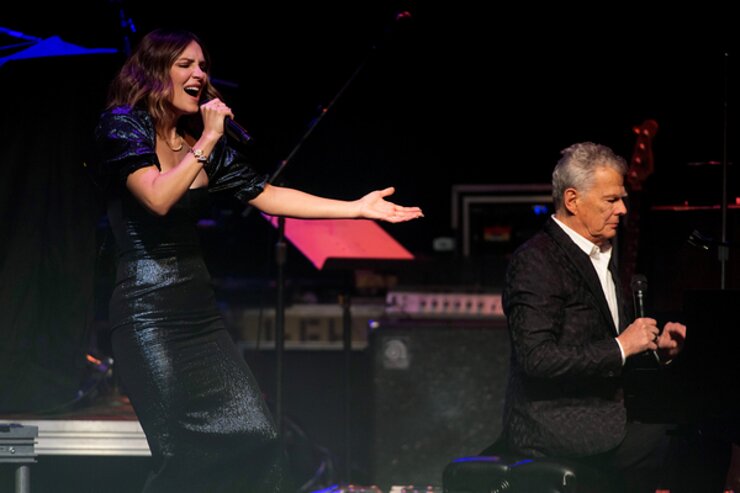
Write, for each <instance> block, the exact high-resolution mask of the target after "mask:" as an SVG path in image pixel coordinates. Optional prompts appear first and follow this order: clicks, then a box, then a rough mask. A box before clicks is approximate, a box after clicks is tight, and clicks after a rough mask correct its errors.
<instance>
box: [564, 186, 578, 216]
mask: <svg viewBox="0 0 740 493" xmlns="http://www.w3.org/2000/svg"><path fill="white" fill-rule="evenodd" d="M577 202H578V190H576V189H575V188H566V189H565V192H564V193H563V206H565V209H566V210H567V211H568V212H569V213H571V214H575V213H576V211H577V210H578V203H577Z"/></svg>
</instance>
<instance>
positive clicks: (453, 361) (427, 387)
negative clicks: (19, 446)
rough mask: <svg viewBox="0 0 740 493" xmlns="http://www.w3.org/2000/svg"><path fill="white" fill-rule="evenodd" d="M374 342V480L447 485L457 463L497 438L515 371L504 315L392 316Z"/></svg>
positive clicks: (383, 485) (385, 485) (384, 486)
mask: <svg viewBox="0 0 740 493" xmlns="http://www.w3.org/2000/svg"><path fill="white" fill-rule="evenodd" d="M369 343H370V346H369V347H370V353H371V360H372V376H371V380H372V384H371V391H372V394H373V395H372V403H373V410H372V418H371V421H372V428H373V429H372V446H371V458H370V464H371V471H372V481H373V483H375V484H377V485H378V486H380V487H381V489H388V488H389V487H390V486H392V485H408V484H413V485H430V484H431V485H441V484H442V473H443V471H444V468H445V466H446V465H447V464H448V463H449V462H450V461H452V460H453V459H456V458H458V457H461V456H468V455H475V454H478V453H479V452H481V451H482V450H483V449H485V448H486V447H488V446H489V445H491V444H492V443H493V442H494V441H495V440H496V438H497V437H498V435H499V433H500V431H501V416H502V410H503V403H504V393H505V387H506V378H507V374H508V368H509V365H508V362H509V347H510V344H509V335H508V331H507V330H506V322H505V320H503V319H499V318H496V319H490V320H485V321H479V320H476V321H470V320H468V321H463V320H460V321H452V320H446V321H433V322H429V321H420V320H415V321H413V320H412V321H404V322H397V321H385V322H381V323H380V326H379V327H378V328H377V329H375V330H374V331H373V332H372V333H371V334H370V340H369Z"/></svg>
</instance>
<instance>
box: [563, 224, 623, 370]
mask: <svg viewBox="0 0 740 493" xmlns="http://www.w3.org/2000/svg"><path fill="white" fill-rule="evenodd" d="M551 217H552V218H553V220H554V221H555V224H557V225H558V226H560V228H561V229H562V230H563V231H564V232H565V234H567V235H568V237H570V239H571V240H573V243H575V244H576V246H578V248H580V249H581V250H582V251H583V252H584V253H585V254H586V255H588V257H589V258H590V259H591V263H592V264H593V266H594V269H595V270H596V275H597V276H598V278H599V282H600V283H601V290H602V291H603V292H604V297H605V298H606V302H607V304H608V305H609V311H610V312H611V314H612V320H613V321H614V326H615V327H616V328H617V332H619V307H618V301H617V288H616V286H615V284H614V278H612V273H611V272H609V261H610V260H611V258H612V246H611V244H610V243H606V244H605V245H604V246H603V247H599V245H596V244H595V243H593V242H591V241H589V240H587V239H586V238H584V237H583V236H581V235H580V234H579V233H577V232H576V231H575V230H573V229H572V228H570V227H569V226H567V225H566V224H565V223H563V222H562V221H560V220H559V219H557V218H556V217H555V216H554V215H553V216H551ZM617 344H619V340H617ZM619 351H620V352H621V353H622V364H624V362H625V357H624V350H623V349H622V345H621V344H619Z"/></svg>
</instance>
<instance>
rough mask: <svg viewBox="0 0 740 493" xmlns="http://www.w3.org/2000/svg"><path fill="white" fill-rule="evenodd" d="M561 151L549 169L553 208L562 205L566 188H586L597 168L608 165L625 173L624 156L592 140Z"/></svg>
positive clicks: (557, 209)
mask: <svg viewBox="0 0 740 493" xmlns="http://www.w3.org/2000/svg"><path fill="white" fill-rule="evenodd" d="M561 154H562V155H563V157H561V158H560V161H558V164H557V165H556V166H555V169H554V170H553V172H552V200H553V203H554V204H555V210H556V211H560V210H562V208H563V195H564V194H565V190H566V189H568V188H575V189H576V190H580V191H586V190H588V189H589V188H590V187H591V185H592V184H593V178H594V174H595V172H596V170H597V169H598V168H601V167H607V168H612V169H613V170H614V171H616V172H617V173H619V174H620V175H622V176H624V175H625V174H626V173H627V163H626V162H625V160H624V158H622V157H620V156H618V155H616V154H614V151H612V150H611V149H610V148H608V147H606V146H603V145H600V144H594V143H593V142H582V143H579V144H573V145H572V146H570V147H568V148H566V149H563V150H562V151H561Z"/></svg>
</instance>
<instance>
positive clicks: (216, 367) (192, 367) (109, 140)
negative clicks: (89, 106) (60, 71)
mask: <svg viewBox="0 0 740 493" xmlns="http://www.w3.org/2000/svg"><path fill="white" fill-rule="evenodd" d="M139 116H140V115H139ZM124 117H125V118H122V119H121V118H112V117H110V118H103V119H102V120H101V122H102V123H101V126H100V127H99V128H98V133H97V135H98V139H99V145H100V148H101V151H102V156H103V158H104V161H103V162H102V163H103V165H106V163H107V166H108V167H109V169H108V174H109V175H110V186H111V193H110V198H109V203H108V219H109V221H110V224H111V227H112V230H113V233H114V237H115V239H116V246H117V251H118V266H117V278H116V285H115V288H114V291H113V294H112V297H111V301H110V312H109V319H110V325H111V330H112V334H111V340H112V345H113V351H114V355H113V356H114V358H115V368H116V371H117V372H118V376H119V378H120V381H121V383H122V385H123V388H124V391H125V392H126V394H127V395H128V396H129V398H130V399H131V402H132V404H133V406H134V409H135V410H136V413H137V416H138V418H139V421H140V422H141V425H142V428H143V429H144V431H145V433H146V436H147V440H148V442H149V447H150V449H151V452H152V456H153V472H152V474H151V475H150V477H149V478H148V480H147V483H146V485H145V487H144V491H145V492H146V493H169V492H178V493H187V492H192V493H196V492H209V493H222V492H223V493H231V492H234V493H236V492H240V493H241V492H256V493H262V492H264V493H272V492H284V491H290V490H289V489H288V486H287V484H286V481H287V477H286V476H287V473H286V469H285V457H284V454H283V453H282V452H281V447H280V445H279V442H278V439H277V433H276V427H275V425H274V422H273V420H272V417H271V416H270V413H269V410H268V409H267V406H266V405H265V402H264V399H263V397H262V394H261V392H260V389H259V387H258V385H257V382H256V381H255V379H254V377H253V375H252V373H251V372H250V370H249V368H248V367H247V365H246V363H245V361H244V359H243V357H242V356H241V355H240V354H239V351H238V350H237V348H236V346H235V344H234V342H233V341H232V339H231V336H230V335H229V333H228V332H227V330H226V328H225V324H224V322H223V319H222V317H221V314H220V312H219V309H218V305H217V303H216V298H215V295H214V291H213V289H212V285H211V278H210V275H209V273H208V270H207V268H206V265H205V263H204V261H203V258H202V254H201V251H200V247H199V240H198V230H197V227H196V223H197V219H198V217H200V216H201V215H202V212H204V211H205V210H206V209H207V207H208V190H206V189H194V190H189V191H188V192H187V193H186V194H185V195H184V196H183V197H182V198H181V199H180V200H179V201H178V203H177V204H176V205H175V206H174V207H173V208H172V209H171V210H170V211H169V213H168V214H167V215H165V216H157V215H154V214H152V213H150V212H149V211H148V210H146V209H145V208H144V207H143V206H142V205H141V204H140V203H139V202H138V201H137V200H136V199H135V198H134V197H133V196H132V195H131V194H130V193H128V190H127V189H126V187H125V185H124V183H125V175H126V174H127V173H130V172H131V171H133V170H135V169H138V168H139V167H142V166H144V165H147V164H146V163H147V162H148V165H149V166H151V164H152V163H153V162H156V161H151V159H155V160H156V155H154V154H153V152H154V150H153V147H152V146H153V140H154V137H153V135H151V136H150V135H149V131H150V130H151V131H152V132H153V129H150V128H149V125H148V120H147V119H146V118H138V119H137V118H132V117H131V114H130V112H129V113H126V114H124ZM119 124H120V125H119ZM127 142H128V143H129V144H127V145H124V144H125V143H127ZM224 152H227V151H224ZM228 152H230V151H228ZM152 155H154V158H152ZM106 157H107V159H106ZM221 164H223V163H221ZM232 164H233V163H232ZM214 166H215V164H214ZM240 166H241V165H239V166H236V165H234V167H232V168H230V169H228V170H226V171H224V170H221V171H218V170H216V171H217V172H218V173H221V175H220V176H222V177H223V176H226V175H228V173H229V172H231V173H232V175H234V174H239V175H240V176H239V177H235V176H231V177H229V178H228V179H224V181H221V182H220V185H218V186H221V187H222V188H223V187H225V189H229V190H231V191H232V192H233V193H234V194H235V195H236V196H237V197H240V196H241V197H251V196H252V194H256V193H259V190H261V186H262V185H261V184H260V183H261V182H260V180H259V179H257V175H256V174H254V173H253V172H252V171H250V170H247V171H245V170H244V169H241V171H238V168H239V167H240ZM214 176H215V175H214ZM246 176H251V177H252V178H253V179H252V180H251V181H249V180H248V179H247V178H245V177H246ZM229 180H232V181H229ZM245 180H246V181H245ZM235 181H236V182H238V184H237V185H234V183H235ZM212 184H214V185H217V184H218V180H215V181H214V182H212ZM240 194H241V195H240Z"/></svg>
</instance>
